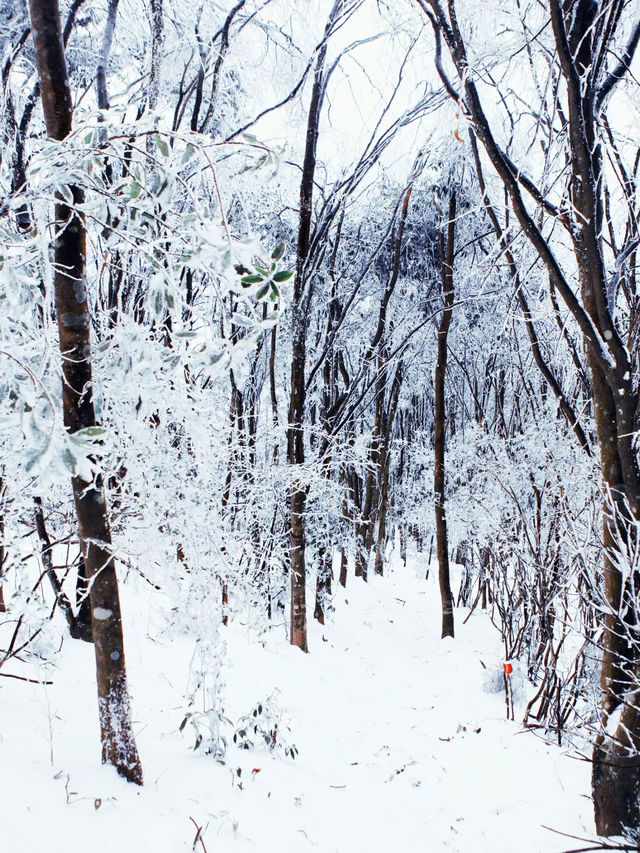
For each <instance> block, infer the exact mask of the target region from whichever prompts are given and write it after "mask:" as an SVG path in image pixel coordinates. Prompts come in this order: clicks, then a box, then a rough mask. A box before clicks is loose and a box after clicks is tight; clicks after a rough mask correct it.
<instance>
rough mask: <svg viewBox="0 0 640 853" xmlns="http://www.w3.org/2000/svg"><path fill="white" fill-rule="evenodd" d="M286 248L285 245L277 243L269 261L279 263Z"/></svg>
mask: <svg viewBox="0 0 640 853" xmlns="http://www.w3.org/2000/svg"><path fill="white" fill-rule="evenodd" d="M286 248H287V244H286V243H278V245H277V246H276V247H275V249H274V250H273V252H272V253H271V260H272V261H279V260H280V259H281V258H283V257H284V252H285V249H286Z"/></svg>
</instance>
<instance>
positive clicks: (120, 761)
mask: <svg viewBox="0 0 640 853" xmlns="http://www.w3.org/2000/svg"><path fill="white" fill-rule="evenodd" d="M29 9H30V13H31V24H32V31H33V40H34V46H35V54H36V64H37V68H38V77H39V79H40V88H41V97H42V106H43V110H44V116H45V123H46V128H47V133H48V135H49V136H51V137H53V138H54V139H58V140H62V139H64V138H65V137H66V136H67V135H68V133H69V132H70V130H71V118H72V104H71V90H70V88H69V82H68V78H67V68H66V62H65V56H64V47H63V43H62V32H61V29H60V14H59V9H58V2H57V0H29ZM72 194H73V199H74V204H75V205H80V204H82V202H83V196H82V193H81V191H80V190H79V189H77V188H76V187H73V188H72ZM55 220H56V228H57V238H56V241H55V257H54V260H55V268H56V272H55V295H56V314H57V320H58V334H59V338H60V352H61V354H62V355H63V358H62V374H63V385H62V401H63V409H64V424H65V427H66V429H67V430H68V432H69V433H74V432H77V431H78V430H81V429H85V428H87V427H92V426H95V424H96V419H95V411H94V406H93V397H92V377H91V341H90V315H89V305H88V300H87V291H86V280H85V253H86V233H85V227H84V222H83V220H82V218H81V217H80V216H79V215H77V214H76V213H75V212H74V210H72V209H71V208H69V207H68V206H67V205H66V204H64V203H63V202H61V201H60V202H58V203H57V204H56V208H55ZM72 486H73V497H74V502H75V507H76V516H77V520H78V531H79V535H80V545H81V549H82V556H83V560H84V564H85V566H86V571H87V576H88V578H89V582H90V600H91V610H92V617H93V619H92V623H93V625H92V628H93V639H94V648H95V654H96V675H97V684H98V712H99V717H100V731H101V740H102V761H103V763H105V764H112V765H113V766H114V767H115V768H116V770H117V771H118V773H120V775H122V776H124V777H125V778H126V779H128V780H129V781H131V782H136V783H137V784H142V765H141V763H140V759H139V757H138V751H137V748H136V744H135V740H134V736H133V729H132V727H131V712H130V702H129V691H128V687H127V676H126V669H125V658H124V645H123V638H122V619H121V614H120V600H119V594H118V582H117V578H116V570H115V561H114V559H113V554H112V548H111V532H110V529H109V521H108V514H107V506H106V502H105V495H104V487H103V482H102V477H101V475H99V474H98V475H97V476H96V478H95V480H94V482H92V483H90V482H87V481H86V480H84V479H82V478H81V477H79V476H76V477H74V478H73V479H72Z"/></svg>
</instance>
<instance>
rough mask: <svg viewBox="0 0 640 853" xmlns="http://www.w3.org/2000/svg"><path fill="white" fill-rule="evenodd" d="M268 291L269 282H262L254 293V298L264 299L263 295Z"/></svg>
mask: <svg viewBox="0 0 640 853" xmlns="http://www.w3.org/2000/svg"><path fill="white" fill-rule="evenodd" d="M268 292H269V282H267V283H266V284H264V285H263V286H262V287H260V288H259V289H258V292H257V293H256V299H264V297H265V296H266V295H267V293H268Z"/></svg>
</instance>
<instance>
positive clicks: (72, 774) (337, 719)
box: [0, 567, 594, 853]
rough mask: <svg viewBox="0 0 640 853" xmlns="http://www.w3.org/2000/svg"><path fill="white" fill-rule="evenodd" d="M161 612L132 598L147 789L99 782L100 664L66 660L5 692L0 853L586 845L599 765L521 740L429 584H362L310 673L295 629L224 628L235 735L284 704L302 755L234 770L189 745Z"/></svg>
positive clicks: (484, 642) (491, 661) (132, 659)
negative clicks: (266, 706) (270, 705)
mask: <svg viewBox="0 0 640 853" xmlns="http://www.w3.org/2000/svg"><path fill="white" fill-rule="evenodd" d="M420 572H421V573H422V568H421V569H420ZM432 575H433V573H432ZM153 595H156V593H154V592H153V590H151V589H150V588H149V587H148V586H146V587H145V588H141V589H139V590H138V591H137V592H136V593H135V594H133V595H132V594H131V593H128V594H127V595H125V618H126V625H125V641H126V645H127V655H128V666H129V675H130V683H131V688H132V694H133V707H134V717H135V719H136V721H137V723H136V732H137V737H138V745H139V748H140V752H141V755H142V760H143V764H144V768H145V786H144V788H142V789H139V788H136V787H135V786H132V785H127V784H126V783H125V782H123V781H122V780H120V779H119V778H118V777H117V776H116V774H115V772H114V771H113V770H111V769H109V768H104V767H101V766H100V763H99V740H98V732H97V713H96V699H95V689H94V684H93V680H92V679H93V652H92V649H91V648H90V647H88V646H85V645H83V644H81V643H78V642H72V641H67V642H66V643H65V645H64V648H63V650H62V653H61V654H60V655H59V656H58V660H59V669H58V670H57V671H54V672H53V673H51V672H49V674H48V677H49V678H51V680H52V681H53V682H54V683H53V685H52V686H42V685H32V684H27V683H24V682H19V681H14V680H11V679H6V678H2V679H0V791H1V796H0V827H1V828H2V830H1V832H2V842H1V845H0V846H1V849H2V851H3V853H31V851H33V853H35V851H38V853H40V851H47V853H58V852H59V851H60V853H62V851H64V853H75V851H78V853H79V851H85V850H91V853H103V851H105V853H106V851H109V853H115V851H118V853H129V851H131V853H133V851H136V853H137V851H153V853H174V851H175V853H178V851H184V850H192V849H194V850H197V851H200V853H204V851H205V850H206V851H207V853H214V852H215V853H226V851H236V850H237V851H249V850H251V851H261V853H271V851H278V853H283V851H287V852H288V851H291V853H296V851H301V853H303V851H314V850H315V851H318V853H325V851H326V853H334V852H335V853H347V851H348V853H359V851H389V850H394V849H402V850H404V851H440V850H443V851H445V850H446V851H460V853H462V851H464V853H471V851H487V853H488V851H491V853H501V852H502V851H504V853H512V851H516V850H517V851H518V853H540V851H560V850H566V849H569V848H572V847H576V846H581V845H579V844H577V842H575V841H571V840H569V839H567V838H565V837H563V836H561V835H559V834H557V833H555V832H553V831H552V830H558V831H560V832H564V833H569V834H574V835H578V836H583V837H584V836H590V837H593V834H594V830H593V821H592V816H591V803H590V801H589V799H588V798H587V795H588V792H589V765H588V763H587V762H584V761H579V760H576V758H575V755H570V754H568V753H567V751H565V750H564V749H560V748H558V747H557V746H556V745H553V744H551V743H548V742H546V741H545V739H544V737H543V736H541V735H540V734H534V733H532V732H526V731H523V729H522V726H520V725H519V723H518V722H517V720H518V709H517V708H516V722H515V723H514V722H508V721H507V720H506V719H505V703H504V695H503V693H502V692H501V690H500V684H501V677H502V676H501V670H502V658H501V652H500V644H499V638H498V636H497V634H496V632H495V629H494V628H493V627H492V626H491V625H490V623H489V621H488V619H487V618H486V616H485V615H484V614H481V613H480V612H478V611H476V612H475V613H474V614H473V616H472V617H471V619H470V620H469V621H468V622H467V624H466V625H463V624H462V621H463V616H464V615H465V614H464V613H462V612H458V614H457V634H458V636H457V637H456V639H455V640H453V641H452V640H445V641H442V640H440V636H439V627H440V617H439V609H438V608H439V602H438V596H437V590H436V587H435V585H434V582H433V580H430V581H429V582H428V583H426V582H425V581H424V580H421V579H418V578H417V577H415V571H414V570H412V569H403V568H401V567H396V568H395V570H393V571H392V572H391V574H390V575H389V576H388V577H385V578H373V579H372V580H371V582H370V583H369V584H368V585H365V584H364V583H362V582H361V581H356V580H354V579H352V578H350V579H349V586H348V588H347V589H346V590H342V589H340V590H339V592H338V593H337V594H336V596H335V601H334V603H335V614H333V616H332V619H331V623H330V624H328V625H327V626H326V627H325V628H320V626H318V625H316V624H315V623H314V625H313V627H312V629H311V633H310V648H311V653H310V654H309V655H304V654H302V653H301V652H299V651H298V650H297V649H293V648H291V647H290V646H288V645H287V643H286V638H285V636H284V628H280V629H274V630H273V631H272V632H271V633H270V634H268V635H264V636H262V637H259V636H256V632H255V631H254V630H252V629H250V628H249V627H246V626H243V625H242V624H239V623H238V622H237V621H236V622H235V623H234V624H232V625H231V626H230V627H229V628H228V629H227V630H226V631H225V632H224V633H225V635H226V644H227V662H226V664H225V666H224V670H223V671H224V680H225V683H226V686H225V690H224V704H225V711H226V713H227V715H228V716H229V717H230V718H233V719H237V717H238V716H240V715H241V714H246V713H248V712H250V710H251V708H253V707H254V706H255V705H256V704H257V703H258V702H265V700H266V699H267V697H269V696H272V695H273V694H274V691H276V690H277V691H278V692H277V693H276V694H275V697H276V700H277V708H278V709H279V713H280V724H279V729H280V732H281V734H280V735H279V738H280V737H282V738H283V739H284V740H286V741H287V742H288V743H289V744H294V745H295V746H296V747H297V748H298V750H299V755H298V757H297V758H296V760H292V759H291V758H290V757H286V756H285V755H284V754H283V752H278V751H276V753H273V754H272V753H270V752H268V751H267V750H266V749H252V750H247V751H244V750H239V749H238V748H237V747H234V746H233V745H231V746H230V748H229V749H228V751H227V756H226V763H225V765H220V764H218V763H217V762H216V761H214V760H213V759H212V758H211V757H209V756H205V755H200V751H199V750H198V751H197V752H194V751H193V743H194V735H193V732H192V731H191V728H190V726H189V725H187V726H186V727H185V729H184V731H183V733H180V732H179V731H178V727H179V725H180V723H181V721H182V719H183V717H184V708H185V705H184V701H183V696H184V691H185V685H186V682H187V677H188V668H189V661H190V659H191V656H192V654H193V642H192V641H189V640H187V639H186V638H185V637H184V636H182V637H180V636H178V637H175V636H172V635H171V633H167V632H166V631H164V632H162V631H160V630H156V629H155V628H154V621H155V620H154V618H153V613H154V607H155V605H154V603H153V598H152V596H153ZM7 669H8V666H7ZM13 671H14V672H16V671H17V670H16V668H15V667H14V669H13ZM20 672H22V673H23V674H25V675H26V674H28V675H30V676H32V677H33V676H34V674H35V675H36V677H37V670H35V669H34V667H33V666H31V667H30V668H29V669H28V670H27V668H25V669H23V670H20ZM514 677H515V678H517V672H516V673H514ZM520 716H521V715H520ZM238 771H240V773H239V772H238ZM197 827H200V828H201V833H200V836H199V837H198V839H196V835H197ZM547 827H548V828H547ZM549 828H550V829H549ZM200 839H201V840H200Z"/></svg>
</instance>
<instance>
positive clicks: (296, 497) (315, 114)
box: [287, 0, 342, 652]
mask: <svg viewBox="0 0 640 853" xmlns="http://www.w3.org/2000/svg"><path fill="white" fill-rule="evenodd" d="M341 7H342V0H336V2H335V3H334V6H333V8H332V10H331V13H330V15H329V19H328V22H327V26H326V28H325V38H324V40H323V42H322V46H321V48H320V50H319V51H318V56H317V59H316V66H315V73H314V78H313V87H312V89H311V102H310V104H309V115H308V119H307V137H306V145H305V152H304V162H303V165H302V178H301V181H300V220H299V224H298V247H297V254H296V277H295V280H294V284H293V299H292V302H291V338H292V352H291V389H290V396H289V427H288V431H287V461H288V462H289V465H290V466H291V468H292V484H291V488H290V491H289V509H290V513H291V517H290V535H289V541H290V547H289V554H290V557H289V559H290V572H291V633H290V641H291V644H292V645H294V646H298V648H299V649H302V651H304V652H306V651H308V650H309V649H308V645H307V602H306V582H307V571H306V563H305V512H306V507H307V490H306V486H305V484H304V483H303V482H302V480H301V479H300V477H299V476H298V475H297V473H296V472H297V471H299V470H300V469H301V466H302V465H304V457H305V454H304V426H303V424H304V410H305V397H306V392H305V387H306V381H305V360H306V347H307V327H306V321H307V317H306V312H307V302H308V299H307V298H305V297H306V296H308V293H307V291H308V287H309V282H308V281H307V280H306V279H307V273H308V270H307V262H308V260H309V247H310V244H311V220H312V212H313V181H314V176H315V171H316V150H317V146H318V134H319V127H320V114H321V112H322V103H323V100H324V94H325V78H324V65H325V59H326V55H327V39H328V37H329V35H330V33H331V31H332V29H333V26H334V23H335V21H336V20H337V18H338V15H339V13H340V10H341Z"/></svg>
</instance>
